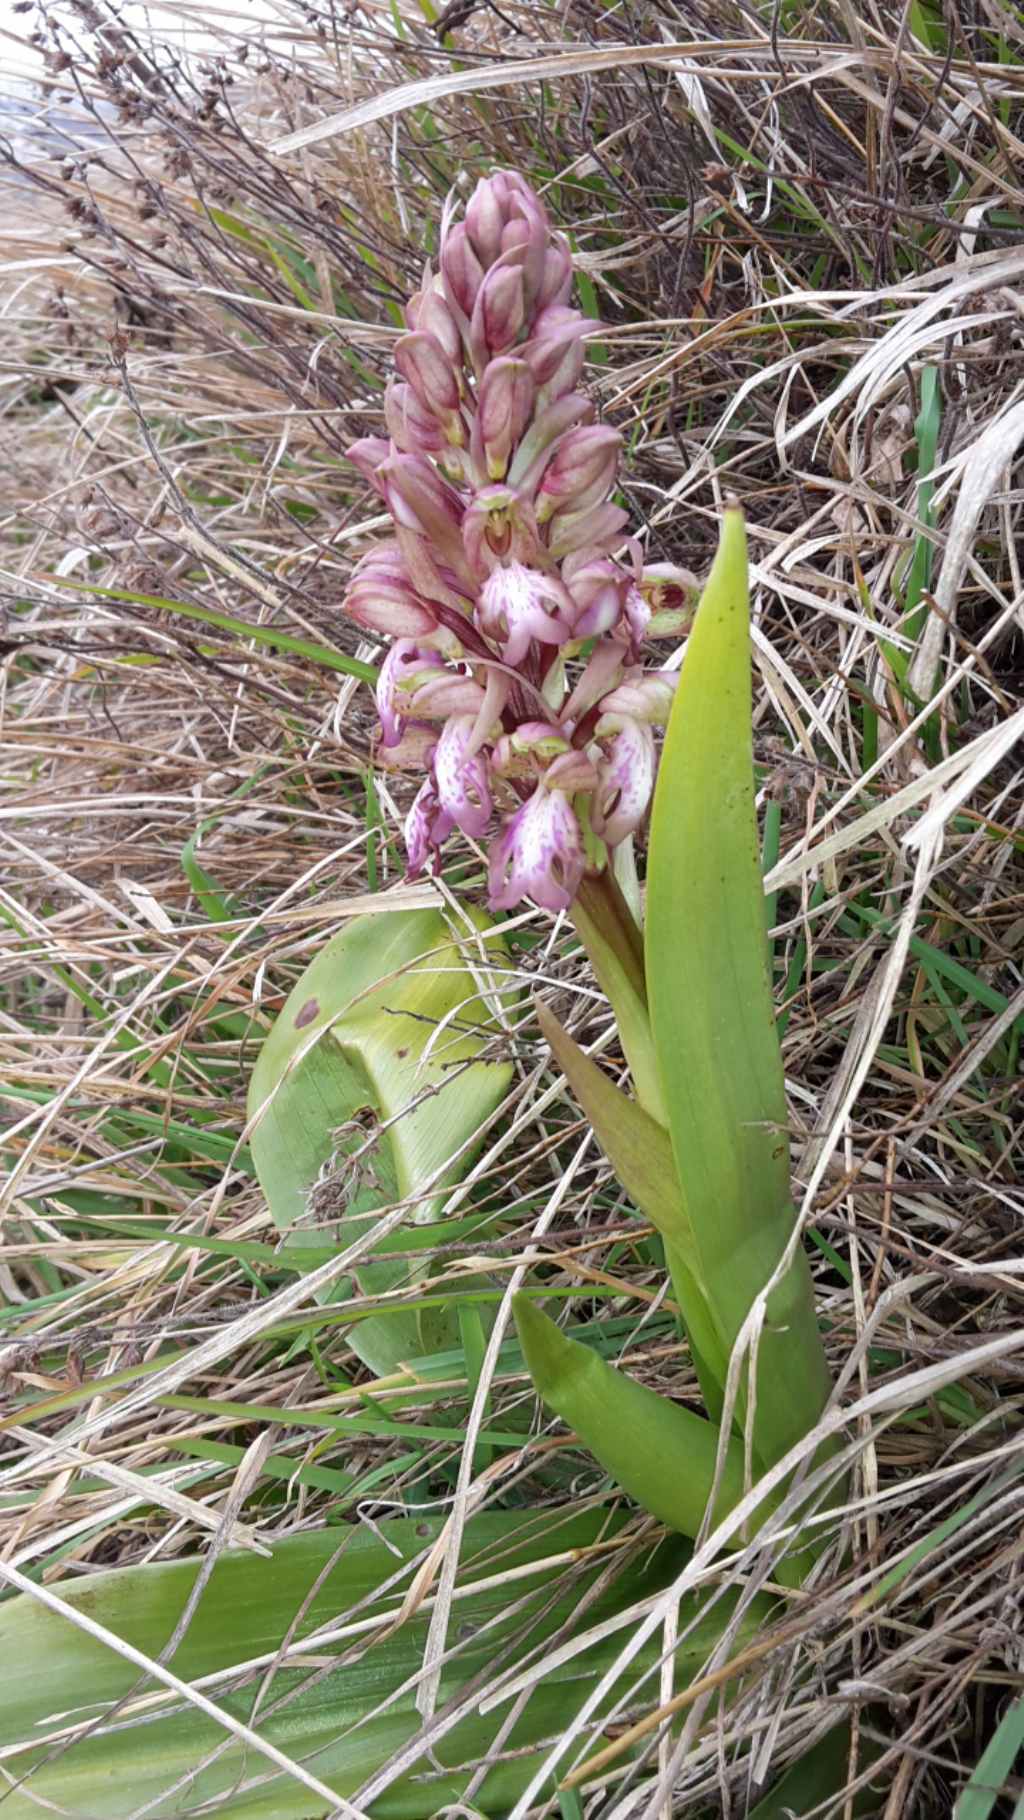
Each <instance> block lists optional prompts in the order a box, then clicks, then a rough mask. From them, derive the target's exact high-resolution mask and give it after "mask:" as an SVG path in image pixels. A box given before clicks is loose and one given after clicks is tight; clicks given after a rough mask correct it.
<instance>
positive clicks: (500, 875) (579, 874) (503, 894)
mask: <svg viewBox="0 0 1024 1820" xmlns="http://www.w3.org/2000/svg"><path fill="white" fill-rule="evenodd" d="M585 863H586V860H585V854H584V850H583V836H582V834H581V832H580V825H579V822H578V821H577V819H576V814H575V811H574V810H573V807H572V804H571V803H570V801H569V798H568V797H567V796H566V795H565V794H564V793H563V791H561V790H546V789H545V788H544V784H543V783H540V784H538V786H537V788H536V790H535V791H534V793H533V795H532V796H531V797H530V798H529V799H528V800H527V801H526V802H525V803H524V804H523V805H522V808H520V809H517V810H516V812H515V814H514V815H513V816H512V817H511V819H510V820H509V821H508V822H506V824H505V827H504V829H503V830H502V833H501V834H500V835H499V836H498V838H497V840H496V841H495V842H494V843H493V845H492V847H491V857H490V867H489V886H490V890H489V897H490V905H491V909H492V910H514V909H515V907H516V905H517V904H520V903H522V901H523V899H524V897H531V898H532V899H533V901H534V903H535V904H540V905H541V907H542V908H543V909H545V910H553V911H559V910H568V908H569V906H570V904H571V903H572V900H573V898H574V897H575V896H576V893H577V891H578V890H579V888H580V884H581V882H582V879H583V870H584V866H585Z"/></svg>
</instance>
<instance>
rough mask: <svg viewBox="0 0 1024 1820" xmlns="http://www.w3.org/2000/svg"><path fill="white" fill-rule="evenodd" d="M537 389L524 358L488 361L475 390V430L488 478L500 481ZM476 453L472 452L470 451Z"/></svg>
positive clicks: (524, 424)
mask: <svg viewBox="0 0 1024 1820" xmlns="http://www.w3.org/2000/svg"><path fill="white" fill-rule="evenodd" d="M536 391H537V388H536V386H535V385H534V382H533V376H532V374H531V372H530V369H529V367H528V366H527V365H526V363H525V361H522V360H514V359H512V358H511V357H510V356H508V355H502V356H499V358H498V359H497V360H492V361H489V362H488V364H487V366H486V367H485V368H484V372H483V377H482V378H481V380H480V385H479V389H478V391H477V414H476V430H477V434H478V436H479V442H480V451H479V453H480V454H481V455H482V457H483V466H484V467H485V469H486V473H487V478H488V480H501V479H503V478H504V475H505V473H506V471H507V469H508V464H509V458H510V456H511V453H512V450H513V449H514V448H515V446H516V444H517V443H518V441H519V438H520V437H521V436H522V434H523V431H524V430H525V428H526V426H527V424H528V423H529V421H530V414H531V412H532V410H533V401H534V398H535V396H536ZM474 452H476V451H474Z"/></svg>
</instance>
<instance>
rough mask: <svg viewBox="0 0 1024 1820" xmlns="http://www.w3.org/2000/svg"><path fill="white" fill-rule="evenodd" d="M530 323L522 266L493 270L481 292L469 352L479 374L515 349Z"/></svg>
mask: <svg viewBox="0 0 1024 1820" xmlns="http://www.w3.org/2000/svg"><path fill="white" fill-rule="evenodd" d="M525 322H526V287H525V278H524V273H523V268H522V266H521V265H505V264H502V265H495V266H492V267H491V270H490V271H489V272H488V274H487V276H486V278H485V279H484V281H483V283H482V284H481V286H480V289H479V291H478V292H477V296H476V301H475V303H474V305H473V316H472V320H471V322H470V328H469V348H470V353H471V354H472V356H473V361H474V364H475V366H476V368H477V370H478V371H482V369H483V368H484V367H485V366H486V364H487V362H488V361H489V360H491V359H493V357H494V355H495V354H504V353H505V351H506V349H507V348H510V347H513V346H514V344H515V342H516V341H517V340H518V339H519V336H520V335H521V333H522V330H523V327H524V324H525Z"/></svg>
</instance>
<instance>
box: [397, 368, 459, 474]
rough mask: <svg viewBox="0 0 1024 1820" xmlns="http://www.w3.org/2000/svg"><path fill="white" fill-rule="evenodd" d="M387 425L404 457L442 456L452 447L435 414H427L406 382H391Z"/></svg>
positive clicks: (424, 407)
mask: <svg viewBox="0 0 1024 1820" xmlns="http://www.w3.org/2000/svg"><path fill="white" fill-rule="evenodd" d="M384 422H385V423H386V424H387V426H388V433H389V435H390V437H391V440H392V442H393V443H394V445H395V448H396V449H398V450H399V451H400V452H401V453H402V454H403V455H440V454H442V453H443V452H444V450H445V449H446V448H447V447H448V446H449V445H448V440H447V437H446V436H445V433H444V431H443V429H442V428H441V425H440V424H439V423H438V421H437V418H436V417H435V416H434V413H433V412H432V411H428V410H427V408H426V406H425V405H424V404H423V403H422V401H421V400H420V399H419V398H417V396H416V393H415V392H414V391H413V389H412V386H411V385H406V383H405V381H404V380H400V379H389V380H388V383H387V386H386V388H385V392H384Z"/></svg>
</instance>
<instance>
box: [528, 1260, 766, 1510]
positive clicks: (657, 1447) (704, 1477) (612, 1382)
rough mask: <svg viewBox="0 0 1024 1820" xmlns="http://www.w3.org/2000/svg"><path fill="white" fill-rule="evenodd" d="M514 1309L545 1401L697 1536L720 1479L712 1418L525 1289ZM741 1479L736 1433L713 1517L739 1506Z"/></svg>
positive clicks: (626, 1479)
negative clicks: (610, 1354)
mask: <svg viewBox="0 0 1024 1820" xmlns="http://www.w3.org/2000/svg"><path fill="white" fill-rule="evenodd" d="M513 1311H514V1314H515V1321H516V1327H517V1329H518V1333H519V1343H520V1345H521V1346H522V1349H523V1354H524V1357H525V1359H526V1364H527V1368H528V1370H529V1373H530V1376H531V1378H532V1379H533V1382H534V1386H535V1388H536V1391H537V1394H538V1396H539V1397H540V1398H541V1399H542V1401H543V1402H544V1403H545V1404H546V1405H547V1407H548V1408H549V1409H550V1410H553V1411H554V1413H555V1415H557V1416H560V1417H561V1418H562V1421H563V1422H565V1423H567V1425H568V1426H569V1427H570V1428H572V1429H573V1430H574V1431H575V1433H576V1434H577V1435H578V1436H579V1438H580V1440H581V1441H582V1442H584V1444H585V1445H586V1446H587V1447H588V1448H589V1450H590V1452H591V1453H592V1454H593V1456H594V1458H595V1460H597V1461H598V1463H599V1464H600V1465H601V1466H603V1467H604V1468H605V1471H606V1472H608V1473H610V1474H611V1477H612V1478H613V1479H614V1480H615V1483H616V1484H617V1485H620V1486H621V1487H622V1489H623V1491H625V1492H628V1494H629V1496H630V1497H631V1498H635V1499H636V1502H637V1503H638V1504H640V1505H642V1507H643V1509H644V1510H648V1511H650V1513H651V1515H652V1516H655V1517H657V1518H658V1519H659V1521H660V1522H662V1523H667V1524H668V1526H669V1528H670V1529H675V1530H678V1531H679V1532H680V1534H681V1535H684V1536H696V1535H697V1534H698V1533H699V1531H700V1527H701V1524H702V1523H703V1521H704V1518H705V1515H706V1514H707V1507H708V1501H709V1499H710V1496H711V1490H712V1487H713V1485H714V1480H715V1463H716V1460H717V1455H718V1429H717V1428H716V1427H715V1425H714V1423H713V1422H708V1421H706V1420H705V1419H704V1417H703V1416H698V1415H695V1414H694V1413H693V1411H692V1410H690V1409H684V1408H683V1406H682V1404H680V1403H671V1402H670V1401H669V1399H668V1398H667V1397H662V1396H659V1395H658V1394H657V1392H656V1391H653V1390H648V1389H647V1387H646V1385H644V1384H638V1383H637V1382H636V1380H635V1379H634V1378H631V1377H629V1376H627V1374H626V1373H625V1372H624V1371H619V1370H617V1369H616V1367H615V1366H614V1365H610V1364H609V1363H608V1361H607V1360H606V1359H603V1358H601V1356H600V1355H599V1354H598V1353H596V1352H594V1351H593V1350H592V1349H591V1348H590V1347H589V1346H584V1345H582V1344H581V1343H580V1341H579V1340H573V1339H570V1338H569V1336H568V1334H565V1333H563V1332H562V1330H561V1328H560V1327H557V1326H556V1325H555V1322H554V1321H552V1320H549V1318H548V1316H547V1315H546V1314H544V1313H542V1311H541V1310H540V1309H539V1308H538V1307H537V1306H536V1304H535V1303H534V1302H533V1301H531V1300H530V1298H529V1296H525V1295H523V1294H522V1292H520V1293H519V1294H518V1295H516V1296H514V1297H513ZM743 1481H744V1475H743V1444H742V1442H741V1441H739V1440H738V1439H735V1438H734V1439H732V1440H731V1441H730V1442H729V1446H728V1449H727V1451H726V1456H725V1463H724V1466H723V1469H722V1476H721V1480H720V1482H719V1489H718V1496H717V1498H716V1500H715V1507H714V1521H716V1522H719V1521H721V1519H722V1518H723V1517H724V1516H726V1515H727V1514H728V1512H729V1511H730V1510H732V1508H733V1506H734V1505H736V1504H738V1503H739V1501H740V1499H741V1498H742V1496H743V1489H744V1482H743ZM770 1507H771V1506H770V1504H768V1505H766V1508H770Z"/></svg>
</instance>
